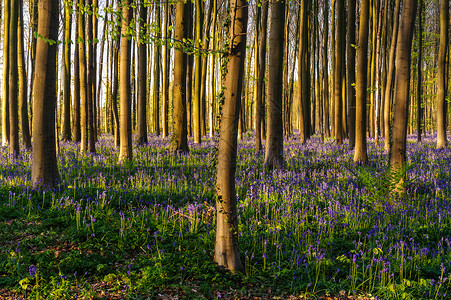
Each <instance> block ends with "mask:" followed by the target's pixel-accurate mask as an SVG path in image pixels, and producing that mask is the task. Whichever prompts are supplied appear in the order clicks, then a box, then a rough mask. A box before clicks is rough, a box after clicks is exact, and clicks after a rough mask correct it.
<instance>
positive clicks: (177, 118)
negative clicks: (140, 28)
mask: <svg viewBox="0 0 451 300" xmlns="http://www.w3.org/2000/svg"><path fill="white" fill-rule="evenodd" d="M188 6H189V4H186V3H185V1H183V0H179V1H178V2H177V7H176V17H175V23H176V24H175V36H174V38H175V40H176V41H182V40H183V39H186V38H188V30H189V29H188V27H187V25H188V24H187V23H188V22H189V18H190V9H189V7H188ZM183 46H184V45H182V44H180V45H178V46H177V47H176V48H175V50H174V52H175V53H174V82H173V86H174V92H173V119H174V121H173V123H174V129H173V135H174V138H173V140H172V145H171V151H172V152H188V151H189V149H188V132H187V110H186V85H187V80H186V77H187V76H186V75H187V63H188V57H187V55H186V54H185V53H184V52H183V49H182V47H183Z"/></svg>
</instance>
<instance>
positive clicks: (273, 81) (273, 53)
mask: <svg viewBox="0 0 451 300" xmlns="http://www.w3.org/2000/svg"><path fill="white" fill-rule="evenodd" d="M270 26H271V27H270V28H271V31H270V33H269V53H268V54H269V62H268V71H269V74H268V130H267V135H266V136H267V137H266V152H265V162H264V164H265V166H266V167H267V168H270V169H274V168H282V167H283V165H284V161H283V123H282V97H283V54H284V49H283V48H284V29H285V0H280V1H277V2H274V3H273V4H272V8H271V23H270Z"/></svg>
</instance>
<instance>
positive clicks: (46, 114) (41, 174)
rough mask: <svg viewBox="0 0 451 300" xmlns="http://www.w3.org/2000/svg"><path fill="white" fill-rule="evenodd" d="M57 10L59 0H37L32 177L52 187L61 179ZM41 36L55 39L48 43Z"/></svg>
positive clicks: (39, 185) (33, 182) (33, 180)
mask: <svg viewBox="0 0 451 300" xmlns="http://www.w3.org/2000/svg"><path fill="white" fill-rule="evenodd" d="M58 13H59V1H53V0H40V1H39V16H38V24H39V25H38V34H39V35H40V36H42V37H43V38H42V39H41V38H39V39H37V45H36V69H35V72H36V73H35V79H34V88H33V90H34V107H33V112H34V118H33V139H34V142H33V160H32V171H31V181H32V184H33V187H35V188H39V187H43V188H52V187H53V186H55V185H56V183H57V182H58V181H59V179H60V176H59V172H58V164H57V160H56V143H55V142H56V140H55V105H56V52H57V47H58V45H57V43H56V41H57V39H58V27H59V26H58V23H59V20H58V17H59V15H58ZM44 39H49V40H51V41H54V43H52V44H50V43H49V42H48V41H45V40H44Z"/></svg>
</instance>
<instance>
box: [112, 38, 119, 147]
mask: <svg viewBox="0 0 451 300" xmlns="http://www.w3.org/2000/svg"><path fill="white" fill-rule="evenodd" d="M120 46H121V39H120V37H117V40H116V42H115V45H114V47H113V61H114V63H113V74H114V75H113V92H112V93H111V110H112V113H113V120H114V140H115V145H116V147H117V148H119V147H120V141H121V134H120V128H121V126H120V124H119V123H120V121H119V110H118V108H117V98H118V92H119V49H120Z"/></svg>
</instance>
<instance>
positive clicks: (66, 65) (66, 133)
mask: <svg viewBox="0 0 451 300" xmlns="http://www.w3.org/2000/svg"><path fill="white" fill-rule="evenodd" d="M71 10H72V8H71V5H70V2H64V40H63V130H62V134H61V140H63V141H70V140H72V135H71V131H70V100H71V99H70V98H71V97H70V96H71V95H70V81H71V77H70V76H71V75H70V64H71V62H70V53H71V51H70V48H71V24H72V13H71Z"/></svg>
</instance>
